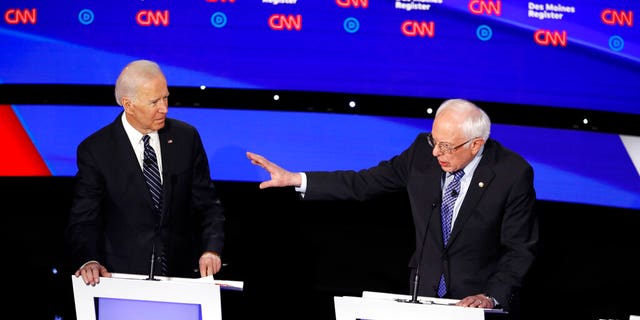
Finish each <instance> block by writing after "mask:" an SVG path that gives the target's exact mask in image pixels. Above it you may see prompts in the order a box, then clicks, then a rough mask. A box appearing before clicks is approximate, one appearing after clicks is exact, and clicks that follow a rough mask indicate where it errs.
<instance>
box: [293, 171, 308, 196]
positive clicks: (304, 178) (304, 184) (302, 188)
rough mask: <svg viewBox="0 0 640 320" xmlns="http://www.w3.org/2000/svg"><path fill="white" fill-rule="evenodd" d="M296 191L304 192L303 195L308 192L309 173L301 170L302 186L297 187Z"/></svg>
mask: <svg viewBox="0 0 640 320" xmlns="http://www.w3.org/2000/svg"><path fill="white" fill-rule="evenodd" d="M296 191H297V192H300V193H302V196H303V197H304V193H305V192H307V175H306V174H305V173H304V172H300V186H299V187H296Z"/></svg>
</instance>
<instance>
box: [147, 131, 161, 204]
mask: <svg viewBox="0 0 640 320" xmlns="http://www.w3.org/2000/svg"><path fill="white" fill-rule="evenodd" d="M149 139H150V137H149V136H148V135H145V136H144V137H142V141H144V159H143V161H142V163H143V165H142V173H143V174H144V179H145V181H146V182H147V187H148V188H149V193H150V194H151V199H152V200H153V206H154V207H155V209H156V211H157V212H158V213H160V211H161V210H160V209H161V208H162V182H160V170H158V159H157V158H156V152H155V150H153V147H151V145H150V144H149Z"/></svg>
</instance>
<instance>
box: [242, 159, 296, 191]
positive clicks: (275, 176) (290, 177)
mask: <svg viewBox="0 0 640 320" xmlns="http://www.w3.org/2000/svg"><path fill="white" fill-rule="evenodd" d="M247 158H249V160H251V163H253V164H255V165H257V166H261V167H262V168H264V169H265V170H267V172H269V174H270V175H271V180H267V181H263V182H262V183H260V189H265V188H270V187H299V186H300V184H301V183H302V177H301V176H300V174H299V173H296V172H291V171H288V170H285V169H283V168H281V167H280V166H278V165H277V164H275V163H273V162H271V161H269V160H267V158H265V157H263V156H261V155H259V154H255V153H252V152H247Z"/></svg>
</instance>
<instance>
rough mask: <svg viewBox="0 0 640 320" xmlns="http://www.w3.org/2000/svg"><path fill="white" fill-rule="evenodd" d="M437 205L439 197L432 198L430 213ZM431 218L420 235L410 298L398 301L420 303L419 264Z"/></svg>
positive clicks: (438, 204)
mask: <svg viewBox="0 0 640 320" xmlns="http://www.w3.org/2000/svg"><path fill="white" fill-rule="evenodd" d="M438 206H440V200H439V199H437V200H434V201H433V203H431V212H432V214H433V209H435V208H436V207H438ZM431 219H432V217H431V215H430V216H429V218H428V219H427V223H426V225H425V229H424V234H423V235H422V246H421V247H420V254H419V255H418V265H417V267H416V271H415V274H414V276H413V288H412V290H411V299H410V300H406V299H396V301H398V302H408V303H419V304H421V303H422V302H420V300H418V288H419V287H420V265H421V264H422V255H423V253H424V246H425V244H426V242H427V234H428V233H429V224H430V222H431Z"/></svg>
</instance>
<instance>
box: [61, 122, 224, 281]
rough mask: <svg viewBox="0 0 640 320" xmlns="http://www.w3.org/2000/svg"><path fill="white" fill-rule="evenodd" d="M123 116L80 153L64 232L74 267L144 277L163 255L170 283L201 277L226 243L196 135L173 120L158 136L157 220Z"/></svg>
mask: <svg viewBox="0 0 640 320" xmlns="http://www.w3.org/2000/svg"><path fill="white" fill-rule="evenodd" d="M121 115H122V113H121V114H120V115H119V116H118V117H117V118H116V119H115V121H113V122H112V123H111V124H109V125H107V126H105V127H104V128H102V129H100V130H98V131H97V132H95V133H94V134H92V135H91V136H89V137H88V138H86V139H85V140H84V141H82V142H81V143H80V144H79V146H78V149H77V163H78V172H77V175H76V188H75V194H74V198H73V204H72V207H71V213H70V218H69V224H68V228H67V236H68V240H69V243H70V247H71V257H72V260H73V263H74V266H75V267H79V266H80V265H82V264H83V263H85V262H87V261H90V260H97V261H99V262H100V263H102V264H103V265H105V266H106V267H107V269H108V270H109V271H111V272H119V273H133V274H148V273H149V271H150V261H151V253H152V250H155V254H156V256H157V255H158V254H160V253H161V252H164V254H165V255H166V258H167V264H168V273H167V275H169V276H182V277H194V276H199V273H195V271H196V270H197V269H198V258H199V257H200V255H201V254H202V252H203V251H204V250H211V251H215V252H218V253H221V252H222V248H223V242H224V231H223V223H224V213H223V207H222V206H221V203H220V201H219V198H218V195H217V193H216V190H215V189H214V185H213V183H212V181H211V176H210V172H209V163H208V160H207V156H206V153H205V150H204V147H203V145H202V141H201V138H200V135H199V133H198V131H197V130H196V129H195V128H194V127H192V126H191V125H189V124H187V123H184V122H182V121H179V120H174V119H166V122H165V127H164V128H163V129H161V130H159V132H158V135H159V138H160V145H161V146H160V148H161V153H162V167H163V172H162V175H163V191H164V196H163V208H162V212H161V213H160V214H158V212H156V211H154V208H153V204H152V200H151V196H150V194H149V192H148V189H147V187H146V185H145V180H144V176H143V175H142V170H141V168H140V165H139V162H138V160H137V157H136V155H135V152H134V150H133V148H132V147H131V143H130V142H129V138H128V137H127V134H126V133H125V130H124V127H123V125H122V121H121ZM154 244H155V248H154ZM155 270H156V271H157V270H158V267H156V269H155ZM156 274H158V273H156Z"/></svg>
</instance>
